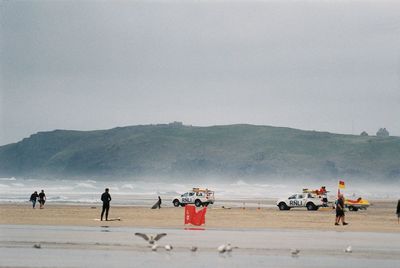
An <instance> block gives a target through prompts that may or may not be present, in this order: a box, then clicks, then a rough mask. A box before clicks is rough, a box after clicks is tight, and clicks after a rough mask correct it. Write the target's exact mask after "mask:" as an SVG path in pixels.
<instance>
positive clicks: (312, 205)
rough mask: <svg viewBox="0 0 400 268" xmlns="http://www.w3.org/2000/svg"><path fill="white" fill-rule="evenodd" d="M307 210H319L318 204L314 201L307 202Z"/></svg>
mask: <svg viewBox="0 0 400 268" xmlns="http://www.w3.org/2000/svg"><path fill="white" fill-rule="evenodd" d="M306 207H307V210H317V206H315V205H314V204H313V203H311V202H310V203H307V205H306Z"/></svg>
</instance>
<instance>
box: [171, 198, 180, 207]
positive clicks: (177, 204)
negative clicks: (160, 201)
mask: <svg viewBox="0 0 400 268" xmlns="http://www.w3.org/2000/svg"><path fill="white" fill-rule="evenodd" d="M172 203H173V204H174V207H179V205H180V203H179V200H178V199H175V200H174V201H173V202H172Z"/></svg>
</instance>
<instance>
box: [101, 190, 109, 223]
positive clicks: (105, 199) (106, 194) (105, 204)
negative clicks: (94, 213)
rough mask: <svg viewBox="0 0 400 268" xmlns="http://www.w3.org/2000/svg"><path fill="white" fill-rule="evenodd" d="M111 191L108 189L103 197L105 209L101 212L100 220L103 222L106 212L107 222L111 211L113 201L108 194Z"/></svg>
mask: <svg viewBox="0 0 400 268" xmlns="http://www.w3.org/2000/svg"><path fill="white" fill-rule="evenodd" d="M108 191H109V189H108V188H106V189H105V192H104V193H103V194H102V195H101V201H103V209H102V211H101V217H100V220H101V221H102V220H103V215H104V212H105V213H106V221H108V211H109V209H110V201H111V195H110V194H109V193H108Z"/></svg>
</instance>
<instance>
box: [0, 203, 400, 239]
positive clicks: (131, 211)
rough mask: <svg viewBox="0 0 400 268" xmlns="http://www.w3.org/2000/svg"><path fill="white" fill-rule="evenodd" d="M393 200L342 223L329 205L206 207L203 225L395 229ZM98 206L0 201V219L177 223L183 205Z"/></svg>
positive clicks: (61, 222) (48, 222)
mask: <svg viewBox="0 0 400 268" xmlns="http://www.w3.org/2000/svg"><path fill="white" fill-rule="evenodd" d="M396 205H397V203H396V202H395V201H375V202H372V206H371V207H369V208H368V209H367V210H366V211H364V210H363V211H357V212H350V211H349V212H347V213H346V221H347V222H349V223H350V224H349V225H348V226H334V224H333V223H334V218H335V212H334V210H332V209H330V208H323V209H320V210H318V211H307V210H305V209H292V210H290V211H279V210H278V209H277V208H276V207H274V206H272V204H270V205H269V206H266V207H265V206H264V207H261V208H260V209H258V208H257V207H251V208H246V209H243V208H240V207H235V208H231V209H223V208H221V207H220V206H216V205H214V206H213V207H208V211H207V214H206V225H205V226H203V227H204V228H219V229H240V228H257V229H262V228H272V229H304V230H326V231H361V232H399V231H400V225H399V224H398V223H397V217H396V215H395V207H396ZM100 212H101V205H61V204H52V203H48V204H46V206H45V208H44V209H38V208H36V209H32V208H31V207H30V205H29V203H26V204H1V205H0V214H1V217H0V224H9V225H12V224H17V225H23V224H25V225H71V226H93V227H95V226H103V225H105V224H106V225H109V226H114V227H123V226H125V227H143V228H182V227H184V224H183V217H184V209H183V208H181V207H179V208H174V207H164V208H161V209H156V210H152V209H149V208H146V207H130V206H112V207H111V209H110V215H109V218H111V219H115V218H120V219H121V220H120V221H108V222H105V221H103V222H101V221H99V218H100Z"/></svg>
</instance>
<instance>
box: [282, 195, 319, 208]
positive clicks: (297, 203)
mask: <svg viewBox="0 0 400 268" xmlns="http://www.w3.org/2000/svg"><path fill="white" fill-rule="evenodd" d="M276 205H277V206H278V208H279V209H280V210H289V209H291V208H298V207H305V208H307V210H318V209H319V208H320V207H323V206H325V205H324V202H323V200H322V199H321V198H319V197H318V196H315V195H313V194H311V193H301V194H294V195H291V196H289V197H288V198H283V199H279V200H278V201H277V202H276Z"/></svg>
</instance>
